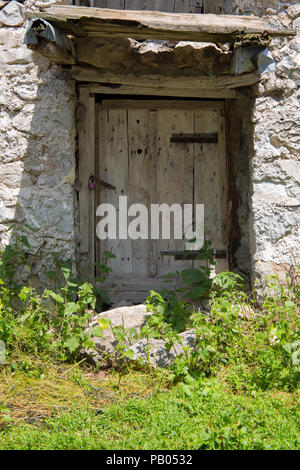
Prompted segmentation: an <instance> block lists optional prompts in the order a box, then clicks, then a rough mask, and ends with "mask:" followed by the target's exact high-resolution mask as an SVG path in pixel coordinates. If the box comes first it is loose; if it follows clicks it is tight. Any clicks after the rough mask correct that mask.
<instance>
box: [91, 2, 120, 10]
mask: <svg viewBox="0 0 300 470" xmlns="http://www.w3.org/2000/svg"><path fill="white" fill-rule="evenodd" d="M93 1H94V6H95V7H96V8H111V9H116V10H124V8H125V0H93Z"/></svg>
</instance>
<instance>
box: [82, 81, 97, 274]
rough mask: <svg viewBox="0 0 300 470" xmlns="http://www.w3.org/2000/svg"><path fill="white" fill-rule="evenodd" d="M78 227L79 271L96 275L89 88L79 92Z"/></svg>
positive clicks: (92, 114) (92, 113)
mask: <svg viewBox="0 0 300 470" xmlns="http://www.w3.org/2000/svg"><path fill="white" fill-rule="evenodd" d="M78 139H79V141H78V147H79V180H80V191H79V228H80V258H81V259H80V271H81V275H82V277H84V278H85V279H91V278H93V277H94V261H95V200H94V193H93V192H92V191H89V189H88V183H89V178H90V176H91V175H92V174H93V173H94V169H95V99H94V96H90V93H89V89H88V88H83V87H82V88H81V89H80V92H79V120H78Z"/></svg>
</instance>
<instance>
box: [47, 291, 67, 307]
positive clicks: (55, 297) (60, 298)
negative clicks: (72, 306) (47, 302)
mask: <svg viewBox="0 0 300 470" xmlns="http://www.w3.org/2000/svg"><path fill="white" fill-rule="evenodd" d="M46 293H47V294H48V295H50V297H52V299H54V300H56V302H58V303H60V304H63V303H64V299H63V297H62V296H61V295H59V294H56V293H55V292H53V291H52V290H49V289H48V290H47V291H46Z"/></svg>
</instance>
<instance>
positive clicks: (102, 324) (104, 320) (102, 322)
mask: <svg viewBox="0 0 300 470" xmlns="http://www.w3.org/2000/svg"><path fill="white" fill-rule="evenodd" d="M97 323H98V324H99V326H100V328H102V330H107V328H109V327H110V321H109V320H108V319H107V318H98V320H97Z"/></svg>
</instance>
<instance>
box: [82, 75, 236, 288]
mask: <svg viewBox="0 0 300 470" xmlns="http://www.w3.org/2000/svg"><path fill="white" fill-rule="evenodd" d="M128 92H129V89H128V86H126V85H125V86H122V85H120V87H118V88H111V87H107V86H103V85H99V86H98V85H97V84H94V83H91V84H89V83H86V84H80V85H79V86H78V96H79V103H78V108H77V133H78V173H77V180H78V182H79V184H78V188H79V189H78V201H79V236H80V243H79V249H78V256H77V259H78V268H79V273H80V276H81V277H82V278H84V279H93V278H94V276H95V273H96V270H95V269H94V270H92V269H91V267H92V266H94V265H95V262H96V260H97V257H96V252H97V249H96V227H95V218H96V217H95V215H96V214H95V211H96V205H95V192H94V191H91V190H89V189H88V183H89V178H90V176H91V175H93V174H95V171H96V168H95V162H96V153H97V152H98V149H97V147H98V146H97V145H96V141H97V133H98V131H97V122H98V120H97V119H98V118H97V113H96V99H95V96H96V94H102V95H103V94H107V95H121V96H122V95H123V96H124V95H127V96H128ZM132 92H133V89H132ZM230 92H231V90H230ZM151 93H152V94H150V92H149V90H148V89H145V87H139V86H136V87H135V88H134V95H135V96H136V97H137V99H138V97H139V96H145V95H148V96H149V98H150V97H151V96H155V97H157V96H161V95H162V94H163V96H164V97H166V98H167V99H169V98H172V97H173V98H176V96H174V91H173V90H172V89H171V90H170V89H168V88H165V89H164V90H163V93H162V88H161V85H160V93H159V94H158V95H153V88H151ZM182 93H184V91H183V90H180V96H181V97H182V96H184V98H190V97H191V96H185V95H184V94H182ZM132 94H133V93H132ZM210 95H211V93H210ZM121 96H120V98H121ZM193 97H194V98H195V99H198V100H199V104H201V105H202V106H204V107H205V106H206V107H212V108H213V107H216V108H218V109H220V108H221V107H220V103H223V109H224V112H222V110H221V113H222V116H223V120H224V122H223V124H224V133H223V136H224V138H225V139H226V138H228V137H227V131H226V129H227V126H226V115H225V113H226V101H228V98H233V96H232V95H229V96H228V94H227V93H224V97H223V99H222V98H220V92H219V91H217V92H216V97H215V98H213V100H211V101H210V99H211V96H210V98H209V99H208V98H207V94H206V93H205V92H203V90H194V91H193ZM124 98H125V96H124ZM184 98H182V99H183V100H184ZM200 100H201V101H200ZM194 104H195V102H194ZM224 149H225V153H226V155H225V160H226V186H227V191H226V194H227V204H226V206H227V211H228V207H229V204H228V201H229V200H231V196H230V194H229V189H230V187H231V186H230V185H229V175H228V169H229V168H230V164H228V161H229V155H228V151H227V150H228V146H227V145H226V142H225V145H224ZM228 213H229V211H228ZM224 216H225V217H227V214H225V215H224ZM227 235H228V241H229V235H230V234H229V231H228V227H227ZM228 245H230V243H228ZM227 251H228V250H227ZM227 259H228V262H229V268H231V267H232V266H230V264H231V263H230V260H231V259H232V256H231V254H230V253H229V252H228V253H227Z"/></svg>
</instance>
